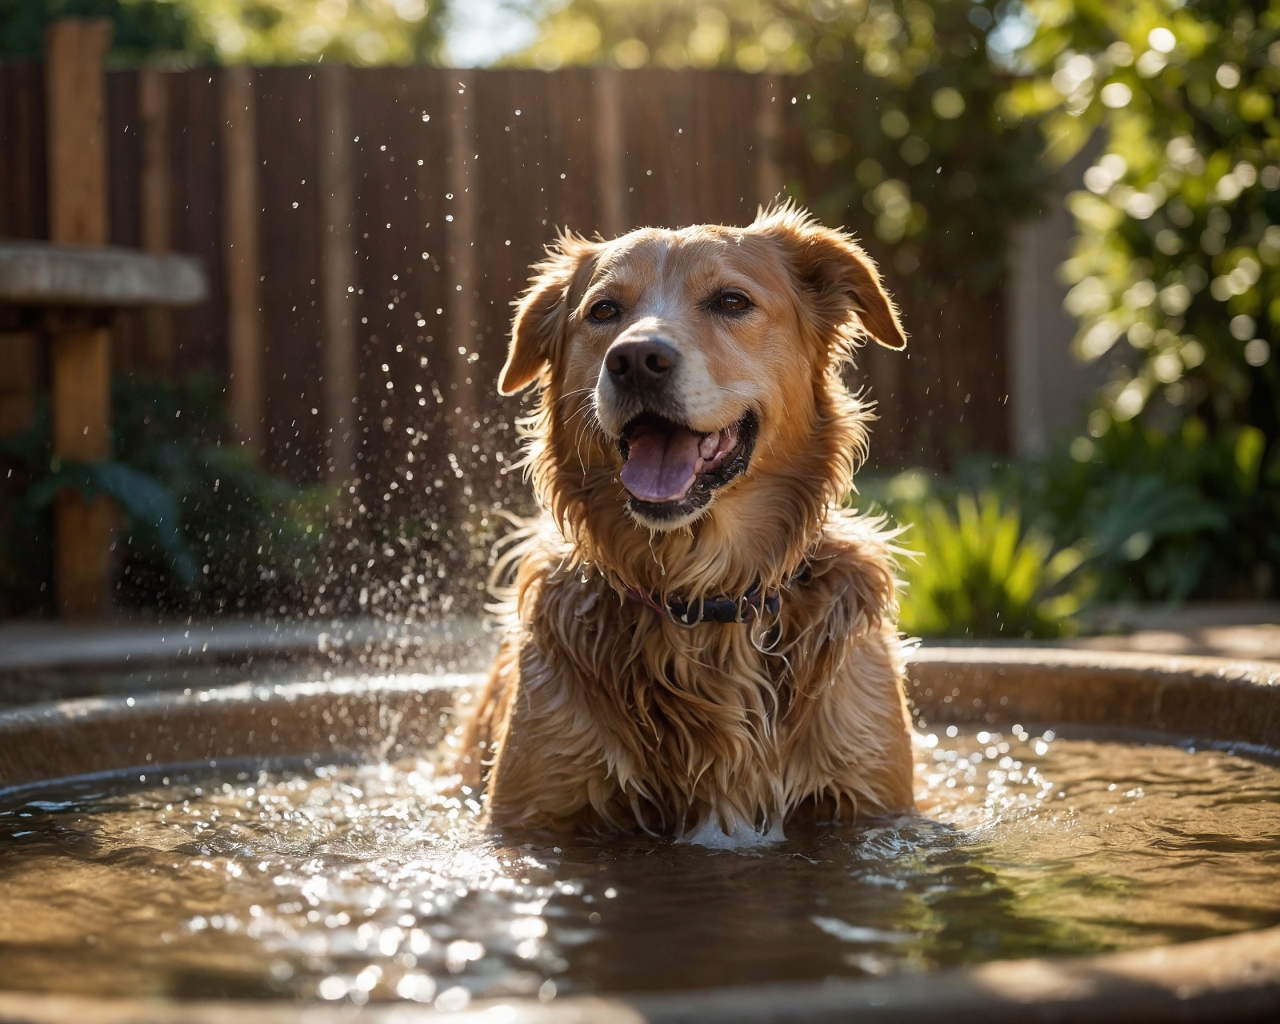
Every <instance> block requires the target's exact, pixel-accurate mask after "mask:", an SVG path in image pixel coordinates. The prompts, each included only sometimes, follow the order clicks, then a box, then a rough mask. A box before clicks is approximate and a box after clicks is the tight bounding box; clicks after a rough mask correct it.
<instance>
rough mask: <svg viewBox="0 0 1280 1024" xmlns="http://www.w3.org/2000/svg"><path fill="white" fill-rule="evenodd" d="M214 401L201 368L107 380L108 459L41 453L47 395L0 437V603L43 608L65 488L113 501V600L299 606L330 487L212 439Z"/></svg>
mask: <svg viewBox="0 0 1280 1024" xmlns="http://www.w3.org/2000/svg"><path fill="white" fill-rule="evenodd" d="M220 397H221V395H220V389H219V388H218V387H217V385H216V384H215V383H214V382H213V379H212V378H211V377H209V376H208V375H203V374H195V375H193V376H191V377H189V378H188V379H187V380H185V381H183V382H181V383H180V384H176V385H175V384H168V383H164V382H160V381H154V380H147V379H145V378H138V377H129V378H123V377H121V378H116V379H115V380H114V381H113V382H112V430H113V437H112V445H113V449H114V452H113V457H112V458H111V459H109V460H107V461H105V462H101V463H96V464H93V465H82V464H76V463H60V462H58V461H57V460H56V459H54V458H53V457H52V448H51V445H50V440H49V438H50V434H49V419H48V414H47V405H45V406H42V408H41V411H40V414H39V415H38V416H37V422H36V425H35V426H34V427H33V428H32V429H31V430H30V431H28V432H27V433H25V434H23V435H21V436H18V437H15V438H8V439H6V440H5V441H4V442H3V444H0V466H3V468H4V469H5V487H4V489H3V491H2V492H0V613H2V614H5V615H15V614H21V613H24V612H47V611H50V610H51V597H52V574H53V559H52V533H53V522H52V516H51V515H50V514H49V509H50V506H51V504H52V502H53V498H54V496H55V495H56V494H57V492H58V491H59V490H61V489H63V488H66V487H70V488H73V489H75V490H78V491H79V492H80V493H81V494H83V495H84V496H85V497H86V498H89V499H92V498H94V497H95V496H97V495H99V494H105V495H107V496H108V497H110V498H111V499H112V500H113V501H114V502H115V504H116V506H117V508H118V510H119V512H120V516H121V518H120V528H119V530H118V533H117V536H118V546H119V547H118V553H117V558H118V573H117V587H116V589H117V599H118V600H119V602H120V603H122V604H124V605H126V606H132V607H141V608H154V609H158V610H169V611H195V610H216V609H222V608H228V607H234V608H238V609H246V610H268V609H270V610H285V609H289V610H292V609H294V608H297V607H298V606H299V605H302V604H305V603H307V602H308V601H309V599H310V594H311V593H312V591H313V590H314V588H315V586H316V582H315V581H316V580H317V579H318V578H320V577H323V575H324V574H325V573H326V572H327V571H328V567H329V562H328V560H327V559H325V558H324V553H325V550H326V543H327V539H328V533H329V521H330V510H331V508H332V507H334V505H335V504H336V502H335V495H334V494H333V493H332V492H331V491H330V489H329V488H327V487H299V486H296V485H294V484H292V483H290V482H288V481H286V480H282V479H279V478H277V477H274V476H272V475H271V474H269V473H267V472H265V471H263V470H261V469H259V468H258V467H256V466H255V465H253V463H252V461H251V460H250V459H249V458H248V457H247V455H246V453H245V452H244V450H243V449H241V448H240V447H239V446H237V445H234V444H227V443H225V439H226V437H227V425H226V420H225V414H224V412H223V410H222V407H221V403H220Z"/></svg>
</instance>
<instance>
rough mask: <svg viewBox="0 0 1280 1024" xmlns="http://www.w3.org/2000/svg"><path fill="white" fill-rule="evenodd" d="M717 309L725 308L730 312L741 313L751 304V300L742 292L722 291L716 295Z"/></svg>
mask: <svg viewBox="0 0 1280 1024" xmlns="http://www.w3.org/2000/svg"><path fill="white" fill-rule="evenodd" d="M715 306H716V309H723V310H725V311H726V312H729V313H741V312H742V311H743V310H744V309H748V308H750V306H751V300H750V299H748V298H747V297H746V296H745V295H743V294H742V292H721V293H720V294H719V295H717V296H716V300H715Z"/></svg>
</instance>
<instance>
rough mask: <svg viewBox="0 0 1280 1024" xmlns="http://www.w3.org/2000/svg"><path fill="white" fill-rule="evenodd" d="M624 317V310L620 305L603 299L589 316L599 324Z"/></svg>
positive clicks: (592, 308)
mask: <svg viewBox="0 0 1280 1024" xmlns="http://www.w3.org/2000/svg"><path fill="white" fill-rule="evenodd" d="M621 315H622V310H621V309H620V308H619V306H618V304H617V303H616V302H614V301H613V300H612V299H601V300H600V301H599V302H597V303H596V304H595V305H594V306H592V307H591V311H590V312H589V313H588V314H587V316H589V317H591V319H592V320H594V321H596V322H597V323H604V322H605V321H606V320H616V319H617V318H618V317H619V316H621Z"/></svg>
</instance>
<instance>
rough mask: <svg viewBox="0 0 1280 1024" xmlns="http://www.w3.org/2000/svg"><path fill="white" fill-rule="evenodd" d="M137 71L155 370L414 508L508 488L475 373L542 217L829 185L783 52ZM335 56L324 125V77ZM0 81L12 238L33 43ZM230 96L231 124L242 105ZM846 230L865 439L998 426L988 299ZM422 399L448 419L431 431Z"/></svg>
mask: <svg viewBox="0 0 1280 1024" xmlns="http://www.w3.org/2000/svg"><path fill="white" fill-rule="evenodd" d="M138 74H139V73H138V72H137V71H132V70H122V71H116V72H113V73H112V74H111V76H110V79H109V90H108V106H109V112H110V116H109V121H110V125H111V128H110V133H111V134H110V137H109V153H110V160H111V174H112V182H111V184H112V188H111V207H110V208H111V237H112V240H113V241H117V242H125V243H127V244H142V243H143V242H144V240H145V239H144V233H143V223H144V219H145V218H144V217H143V213H142V211H143V204H142V196H143V186H142V185H141V183H140V176H141V174H142V169H143V139H142V135H141V134H140V133H141V129H140V127H139V125H140V124H141V120H140V117H139V108H138ZM152 74H153V75H155V76H156V77H158V78H159V79H162V80H163V81H164V83H165V86H166V92H167V100H168V108H169V110H168V121H167V124H168V136H169V137H168V150H169V153H170V162H169V173H170V179H171V184H172V189H171V202H170V204H169V206H168V216H169V218H170V225H171V226H170V235H171V237H170V245H171V247H172V248H173V249H175V250H178V251H185V252H195V253H197V254H200V255H203V256H205V258H206V263H207V264H208V266H209V268H210V270H211V271H213V274H212V284H213V288H214V293H215V294H214V299H213V300H212V301H211V302H210V303H209V304H207V305H206V306H204V307H200V308H198V309H195V310H183V311H175V313H174V314H173V317H172V329H173V339H174V340H173V346H174V352H175V355H174V371H175V372H186V371H187V370H189V369H192V368H195V367H210V368H212V369H214V370H215V371H217V372H229V373H230V381H229V384H230V398H231V406H232V409H233V411H234V412H235V415H236V418H237V421H238V422H240V423H241V424H242V429H244V430H245V431H246V434H245V436H246V437H249V438H256V441H255V443H257V444H260V445H261V446H262V447H263V448H264V451H265V450H268V449H269V451H268V462H269V464H270V465H272V466H273V467H275V468H276V469H279V470H281V471H283V472H286V473H289V474H292V475H294V476H296V477H297V478H298V479H300V480H314V479H319V478H320V477H321V476H323V475H327V473H328V472H329V467H330V465H333V464H336V463H340V462H342V461H343V460H345V462H346V464H347V465H351V463H352V461H353V460H354V461H355V462H356V463H358V466H359V471H358V474H357V475H358V476H359V477H360V479H361V481H362V483H363V484H365V485H366V487H367V491H368V495H366V497H369V498H370V500H373V499H372V497H370V496H373V495H375V492H376V499H377V501H378V502H379V503H385V504H386V505H387V507H388V508H389V509H393V510H398V511H397V514H400V513H401V512H403V513H404V514H411V513H412V514H414V515H418V514H422V515H436V514H437V513H438V512H439V510H440V501H439V499H438V497H437V494H438V492H441V491H445V490H449V489H452V490H454V491H457V490H458V487H457V486H455V485H457V484H458V478H457V475H456V474H457V472H458V471H459V470H460V469H465V470H466V471H467V475H468V479H467V480H466V481H465V485H466V486H470V487H471V493H470V494H467V493H465V492H463V493H462V497H463V498H464V499H465V501H463V502H462V503H461V507H460V510H458V509H455V514H468V515H469V514H471V513H470V506H471V505H476V506H477V508H478V509H480V510H481V512H483V509H484V508H485V507H488V506H491V505H492V504H493V503H494V502H498V501H507V500H510V499H511V498H512V496H513V495H523V494H524V492H523V490H521V489H520V488H518V487H513V478H511V477H508V476H505V475H503V474H502V473H501V471H500V470H501V467H502V466H504V465H506V464H507V463H508V461H509V456H510V455H511V454H512V453H513V452H514V447H515V440H514V436H513V430H512V420H513V417H514V416H515V415H516V414H517V412H518V411H519V408H520V405H521V403H520V401H519V400H518V399H517V400H511V399H500V398H499V397H498V396H497V395H496V394H495V388H494V380H495V378H496V375H497V371H498V369H499V367H500V366H501V362H502V359H503V357H504V355H505V350H506V344H507V333H508V330H509V325H510V317H511V302H512V300H514V299H515V298H516V297H517V296H518V295H519V294H520V292H521V291H522V290H523V289H524V287H525V285H526V279H527V277H528V268H529V265H530V264H531V263H533V262H535V261H537V260H538V259H539V258H540V257H541V255H542V251H543V247H544V246H545V245H546V244H547V243H548V242H550V241H551V240H552V239H553V238H554V237H555V233H556V231H557V230H559V229H561V228H569V229H572V230H576V231H580V232H583V233H585V234H588V235H590V234H592V233H594V232H597V231H599V232H601V233H603V234H605V235H606V236H612V235H615V234H617V233H618V232H620V231H625V230H629V229H630V228H633V227H636V226H640V225H644V224H654V225H661V226H668V227H678V226H681V225H685V224H692V223H698V222H703V221H718V222H724V223H733V224H745V223H748V222H750V220H751V219H752V218H753V217H754V216H755V212H756V208H757V205H758V204H761V203H767V202H768V201H770V200H771V199H773V198H774V197H775V196H777V195H779V194H780V193H781V192H782V191H783V190H784V187H785V188H786V189H787V190H791V189H796V190H798V192H799V193H800V194H801V195H802V196H806V197H808V198H810V199H812V197H815V196H819V195H821V194H823V193H824V192H825V191H826V190H828V189H829V188H830V187H831V186H832V185H834V184H836V182H834V181H833V180H831V178H830V174H829V172H828V171H827V169H825V168H823V167H820V166H818V165H816V164H815V162H814V161H813V159H812V157H811V156H810V154H809V149H808V141H807V138H806V136H805V133H804V129H803V127H802V126H801V125H800V124H798V123H797V121H796V119H795V117H794V110H795V109H796V108H795V107H794V106H793V105H792V104H791V102H790V99H791V97H792V96H793V95H802V93H801V90H802V88H803V80H802V79H795V78H788V77H784V76H769V75H762V76H748V75H740V74H733V73H722V72H703V71H666V70H659V69H645V70H641V71H625V72H624V71H618V70H613V69H595V70H589V69H569V70H563V71H557V72H553V73H544V72H539V71H529V70H516V69H497V70H486V71H474V72H472V71H467V72H459V71H456V70H448V69H438V68H421V67H414V68H378V69H337V68H327V67H324V66H321V68H317V67H315V66H307V67H291V68H270V69H263V70H261V71H259V72H249V71H246V70H244V69H228V70H226V71H209V70H208V69H201V68H196V69H190V70H186V71H180V72H153V73H152ZM329 74H332V75H333V76H334V77H332V78H327V77H323V76H325V75H329ZM343 77H345V78H346V80H347V87H346V95H347V97H348V109H347V117H348V122H347V125H346V128H345V129H344V128H342V127H341V116H342V111H341V109H340V105H337V104H335V103H334V102H331V98H332V96H333V95H336V94H335V93H333V92H332V89H333V88H334V87H333V86H332V85H330V84H328V83H332V82H337V81H338V80H339V79H340V78H343ZM0 79H2V81H3V82H4V83H5V88H4V90H3V93H2V94H0V133H3V135H2V136H0V137H3V138H4V139H5V140H8V139H10V138H12V139H15V140H18V142H19V146H20V147H21V148H22V149H24V150H27V151H28V156H27V158H24V159H19V158H18V157H17V156H15V155H14V154H15V149H16V148H17V147H11V146H8V145H5V146H3V147H0V184H4V186H5V187H4V190H3V193H2V194H0V233H4V234H10V235H16V236H19V237H30V236H38V235H39V234H40V233H42V232H43V231H44V226H43V224H42V222H40V218H39V217H38V216H36V215H34V214H33V213H32V211H37V212H38V211H39V210H40V208H41V206H42V203H41V202H40V201H38V196H39V193H40V191H41V189H42V188H43V183H42V179H41V178H40V176H39V175H38V174H36V175H35V176H34V177H33V173H34V172H33V171H32V170H31V169H32V168H33V167H35V166H36V164H37V161H36V159H35V157H33V156H31V153H30V150H31V147H32V146H35V148H36V149H37V150H38V149H40V148H41V147H40V146H38V145H36V141H37V140H38V139H39V138H42V131H43V129H42V128H41V126H40V123H39V120H40V119H39V117H38V116H35V115H33V114H32V111H35V112H37V113H38V112H39V110H40V109H42V103H43V90H42V87H41V82H40V74H39V65H19V64H6V65H0ZM253 82H256V85H253V87H252V88H250V85H251V84H252V83H253ZM219 83H221V88H220V86H219ZM459 83H464V84H463V85H462V86H460V85H459ZM459 88H463V92H461V93H459V92H458V90H459ZM237 90H239V92H237ZM246 90H248V92H247V93H246ZM220 91H221V95H222V101H223V103H224V104H225V105H226V106H227V108H228V109H227V111H226V117H223V116H222V115H220V114H219V112H218V109H217V107H218V98H219V92H220ZM233 94H235V95H237V96H239V97H240V98H239V99H237V100H236V101H235V102H234V103H229V102H228V99H229V98H230V97H231V96H232V95H233ZM326 97H329V98H328V99H327V98H326ZM255 105H256V108H257V118H256V120H254V119H253V118H252V117H251V116H250V117H249V119H248V120H246V115H252V114H253V113H254V111H253V109H249V110H246V109H245V108H246V107H249V108H253V107H255ZM232 108H235V109H232ZM517 111H518V113H517ZM455 112H457V113H459V114H461V115H462V116H461V118H459V119H455V118H453V117H452V116H451V115H452V114H453V113H455ZM424 115H425V116H426V117H427V118H428V119H427V120H425V121H424V120H423V117H424ZM33 116H35V120H34V122H33V121H32V120H31V119H32V117H33ZM451 126H453V127H451ZM454 127H456V131H455V130H454ZM126 129H127V130H126ZM335 133H336V135H342V136H343V137H344V138H346V139H347V143H346V145H347V148H348V152H347V153H346V154H345V156H344V154H343V153H342V152H341V151H340V149H339V148H337V147H334V146H330V145H329V141H328V140H330V139H332V138H335V137H336V135H335ZM28 138H30V139H31V140H33V141H32V142H31V143H30V144H29V143H28V142H27V141H25V140H27V139H28ZM356 140H358V141H356ZM384 147H385V148H384ZM255 151H257V152H255ZM455 157H456V159H455ZM344 159H345V160H346V161H347V171H346V172H345V173H346V174H347V175H348V179H349V185H347V186H346V191H345V192H344V188H343V187H342V185H341V180H342V177H343V173H344V172H343V170H342V161H343V160H344ZM264 160H265V161H266V163H265V164H264V163H263V161H264ZM468 160H470V161H471V163H470V164H469V163H468ZM24 175H25V177H24ZM304 180H305V182H306V183H305V184H303V182H304ZM330 182H337V183H338V184H337V186H335V187H333V188H331V187H330ZM447 195H452V196H453V198H452V199H448V198H446V196H447ZM17 196H36V197H37V201H33V202H27V201H26V200H25V199H18V198H14V197H17ZM344 196H345V197H344ZM294 202H297V203H298V204H299V205H298V207H297V208H296V209H295V208H294V207H293V203H294ZM854 215H855V216H857V215H858V214H857V211H855V214H854ZM153 216H154V214H153ZM448 216H452V217H453V218H454V220H453V221H452V222H450V221H447V220H446V219H445V218H446V217H448ZM468 225H470V226H468ZM850 226H851V227H853V228H855V229H859V228H861V229H862V230H863V231H864V232H865V231H866V229H867V228H869V227H870V225H869V223H868V224H861V223H858V222H855V223H854V224H852V225H850ZM331 227H332V228H333V230H332V231H330V228H331ZM343 230H346V231H347V232H348V236H347V237H346V238H345V240H344V239H343V238H342V231H343ZM255 237H256V238H257V241H256V242H255V241H254V239H255ZM867 246H868V249H869V251H870V252H871V253H872V254H873V255H874V256H875V257H876V258H877V259H878V260H880V261H881V263H882V266H883V267H884V269H885V273H886V277H887V280H888V283H889V285H890V287H891V288H892V289H893V291H894V293H895V294H896V295H897V296H898V297H899V299H900V301H901V303H902V306H903V314H904V319H905V322H906V327H907V330H908V331H909V333H910V335H911V339H910V343H909V345H908V348H907V352H906V353H905V354H896V353H890V352H883V351H879V350H864V351H863V352H862V353H861V354H860V356H859V360H858V363H859V365H858V368H857V369H856V371H854V372H853V374H852V375H851V378H850V379H851V382H852V383H853V384H854V385H855V386H859V387H866V388H867V389H868V394H869V397H870V398H871V399H872V400H875V401H877V402H878V403H879V404H878V410H877V412H878V415H879V417H880V419H879V422H878V423H877V424H876V425H875V427H874V430H873V445H872V454H873V459H874V460H875V461H877V462H879V463H881V464H892V463H896V462H914V463H921V462H923V463H931V464H945V463H946V462H947V461H948V460H949V459H950V458H952V456H953V455H954V454H955V452H956V451H957V450H959V449H960V448H963V447H966V446H977V447H987V448H993V449H994V450H1001V449H1002V448H1003V446H1004V445H1005V444H1006V443H1007V429H1006V426H1005V418H1006V412H1005V407H1004V406H1003V405H1002V404H1001V403H1002V402H1003V396H1004V394H1005V391H1006V387H1005V383H1004V370H1003V344H1002V337H1003V330H1002V328H1001V326H1000V323H999V315H1000V301H999V297H998V296H987V297H984V298H978V297H972V296H966V295H961V294H958V293H957V294H955V295H951V294H946V295H941V296H932V297H917V296H916V295H915V294H914V293H913V289H912V287H911V286H912V281H911V278H910V275H909V274H903V273H902V272H900V271H898V270H895V269H894V268H893V267H892V266H891V265H890V263H889V261H890V258H891V257H892V256H893V252H892V251H891V250H887V249H885V247H883V246H880V245H879V244H878V243H877V242H876V241H875V239H874V238H873V237H872V238H868V239H867ZM423 253H426V254H427V256H426V258H424V257H423V255H422V254H423ZM264 276H265V278H266V280H265V281H260V280H259V278H261V277H264ZM313 281H314V283H313ZM460 287H461V291H460V290H459V288H460ZM347 288H353V289H354V291H351V292H347V291H346V289H347ZM344 310H345V314H344V313H343V311H344ZM437 310H440V312H439V313H437V312H436V311H437ZM127 319H128V318H127V317H125V318H122V320H121V322H120V324H119V325H118V331H119V334H120V336H121V338H122V344H121V345H120V346H119V349H120V356H119V358H118V364H117V365H122V366H123V365H125V364H128V365H134V364H136V365H138V366H139V367H141V366H142V365H143V364H145V363H146V362H147V360H146V359H145V358H144V355H143V353H141V351H139V353H138V355H137V358H136V359H134V360H133V363H130V362H129V360H130V359H133V357H132V356H128V355H127V353H128V352H132V351H133V349H135V348H138V346H137V345H135V344H133V343H132V342H130V341H129V338H130V337H131V330H130V328H129V325H128V324H127V322H126V321H127ZM344 319H345V320H346V321H347V323H346V324H345V325H344V324H343V323H342V321H343V320H344ZM344 332H345V333H344ZM254 339H257V340H254ZM459 348H463V349H466V351H465V352H463V353H459V352H458V349H459ZM268 350H269V351H268ZM260 359H261V360H265V363H264V364H263V365H259V364H258V362H257V360H260ZM383 366H386V367H387V369H386V370H385V371H384V370H383V369H382V367H383ZM255 367H256V369H255ZM344 367H345V369H344ZM344 375H346V377H348V378H350V379H349V380H346V381H345V382H344ZM468 378H470V380H471V382H472V383H471V384H470V385H468V384H467V383H466V382H467V380H468ZM388 383H390V384H391V385H392V386H391V388H387V386H386V385H387V384H388ZM460 389H461V394H460ZM468 390H470V391H471V392H472V396H471V397H470V398H469V400H468V401H467V402H465V403H464V402H463V401H462V398H465V397H467V392H468ZM966 395H968V396H969V401H968V402H967V403H966V402H965V396H966ZM353 397H354V398H355V399H356V401H355V406H354V411H355V414H356V422H354V423H353V424H352V428H353V429H354V434H353V436H352V438H351V441H352V443H353V444H354V448H353V449H352V450H351V451H350V452H349V453H346V454H343V453H342V452H341V449H340V446H339V448H337V449H335V448H334V444H335V436H337V437H338V441H339V442H340V440H341V438H340V436H338V435H335V434H334V433H333V432H332V428H333V425H334V422H335V420H336V418H340V417H339V416H338V413H336V412H335V411H334V410H335V409H336V408H337V407H338V406H345V404H346V403H348V402H349V401H350V400H351V399H352V398H353ZM312 408H316V409H317V410H318V412H317V413H316V414H315V415H313V414H312V413H311V411H310V410H311V409H312ZM458 409H463V410H465V412H462V413H458V412H454V410H458ZM445 413H449V414H451V415H452V416H453V417H454V419H455V420H456V421H457V424H460V425H462V426H463V427H465V428H466V430H468V431H470V433H469V434H466V435H464V434H459V435H458V436H457V437H456V438H451V437H450V436H449V434H448V427H449V424H448V423H446V422H445V421H444V420H443V419H442V417H443V416H444V414H445ZM942 424H946V426H945V427H943V426H941V425H942ZM268 439H269V442H270V443H269V445H268V444H267V440H268ZM326 445H328V447H326ZM473 447H474V449H475V450H474V451H472V450H471V449H472V448H473ZM410 452H412V453H413V455H414V460H415V461H414V462H413V463H409V462H408V461H407V456H408V455H409V454H410ZM450 456H453V461H450ZM499 456H501V457H502V461H499ZM468 460H471V461H470V464H469V465H464V464H466V463H468ZM481 460H483V461H481ZM409 472H412V473H413V479H412V480H410V479H408V478H407V475H406V474H407V473H409ZM366 475H367V477H368V479H367V480H366V479H365V477H366ZM424 480H425V481H426V483H425V485H424V483H423V481H424ZM437 480H439V481H440V483H439V484H438V485H437V484H436V483H435V481H437ZM393 484H394V486H392V485H393ZM459 486H461V485H459Z"/></svg>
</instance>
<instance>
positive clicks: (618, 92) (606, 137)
mask: <svg viewBox="0 0 1280 1024" xmlns="http://www.w3.org/2000/svg"><path fill="white" fill-rule="evenodd" d="M620 74H621V72H619V71H617V70H615V69H614V68H597V69H596V71H595V73H594V80H593V82H592V85H593V87H594V92H595V111H594V114H595V121H596V131H595V136H596V161H597V163H598V164H599V173H598V175H597V178H596V181H597V184H598V185H599V189H600V197H599V198H600V230H601V234H603V235H604V237H605V238H617V237H618V235H621V234H622V233H623V232H625V231H626V230H627V180H626V176H625V175H624V174H623V169H622V168H623V153H624V152H625V148H626V147H625V144H624V141H623V139H624V136H623V129H624V128H625V125H624V124H623V120H622V87H621V83H620V82H619V81H618V78H619V76H620Z"/></svg>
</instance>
